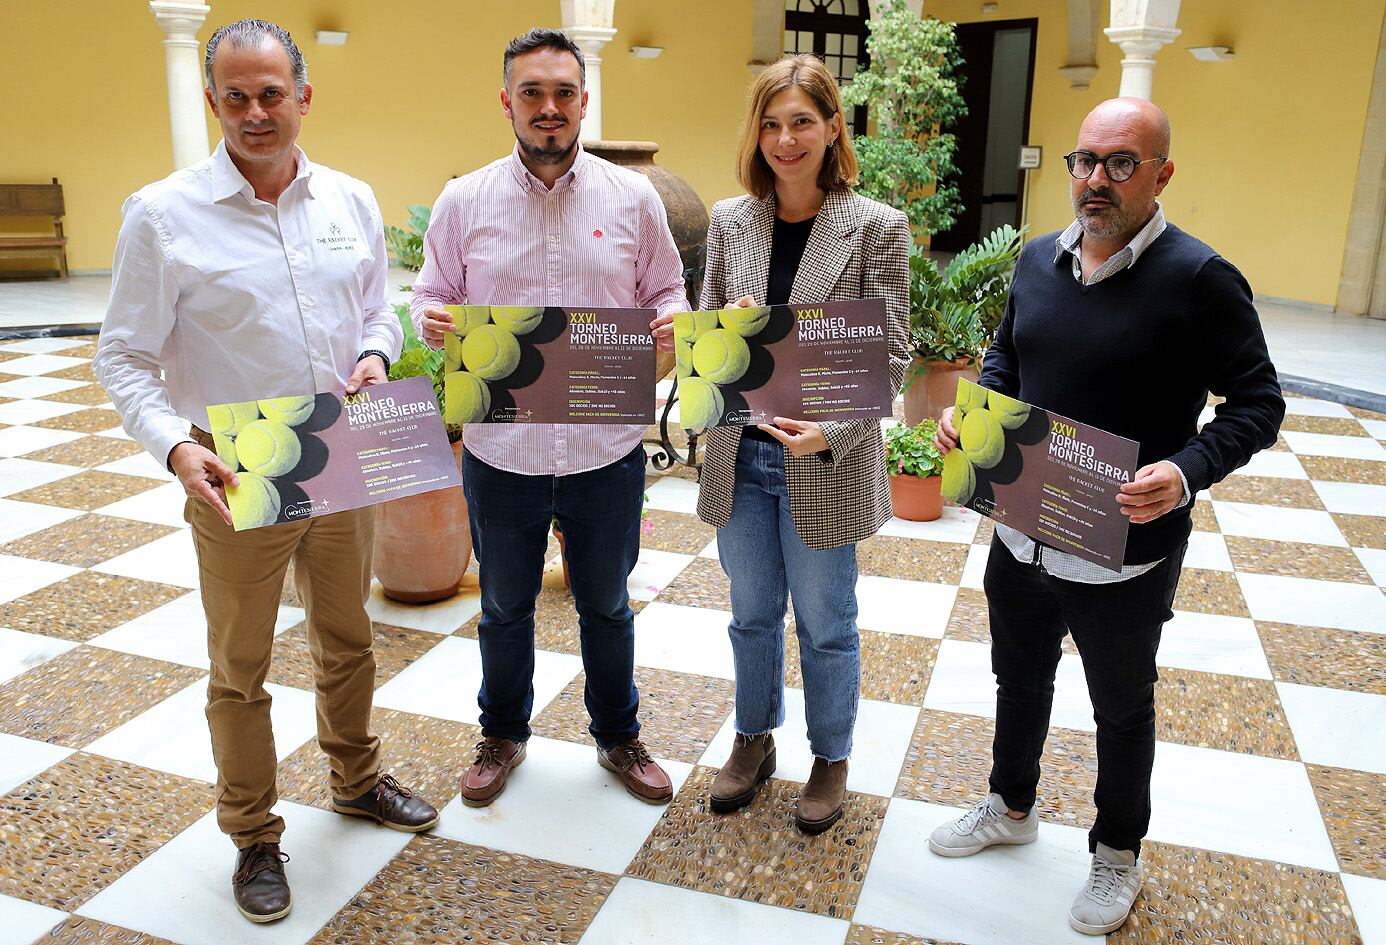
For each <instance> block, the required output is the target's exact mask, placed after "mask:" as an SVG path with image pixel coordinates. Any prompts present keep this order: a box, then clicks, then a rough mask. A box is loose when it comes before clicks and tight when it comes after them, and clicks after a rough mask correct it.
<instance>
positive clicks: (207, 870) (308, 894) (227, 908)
mask: <svg viewBox="0 0 1386 945" xmlns="http://www.w3.org/2000/svg"><path fill="white" fill-rule="evenodd" d="M275 810H276V811H277V812H278V813H279V814H281V815H282V816H283V817H284V820H285V821H286V822H287V828H286V830H285V833H284V850H285V852H286V853H288V854H289V855H290V856H292V857H293V861H292V862H291V863H288V864H287V865H286V866H285V872H286V873H287V874H288V877H289V882H290V883H291V884H292V886H293V892H294V909H293V912H291V913H289V915H288V917H287V918H285V919H283V920H282V921H279V922H275V923H273V924H270V925H255V924H253V923H250V922H247V921H246V920H245V919H244V918H242V916H241V914H240V913H239V912H237V911H236V905H235V903H234V902H233V901H232V898H231V884H230V879H229V877H230V875H231V870H232V867H233V866H234V864H235V855H236V854H235V849H234V848H233V847H232V846H231V843H230V841H228V840H227V839H226V836H225V835H224V834H223V833H222V832H221V831H220V830H218V829H217V825H216V818H215V814H212V813H209V814H207V815H206V816H204V817H202V818H201V819H199V820H198V821H196V822H195V823H194V824H193V825H192V826H191V827H189V828H188V829H187V830H184V831H183V832H182V833H180V834H179V835H178V836H176V837H174V838H173V839H172V840H170V841H169V842H168V843H166V844H164V845H163V846H162V847H160V848H159V849H158V850H156V851H154V853H152V854H150V855H149V856H148V857H146V858H145V859H144V860H143V861H141V862H140V863H139V865H138V866H136V867H135V868H134V869H132V870H130V871H129V872H128V873H126V874H125V875H124V876H122V877H121V878H120V879H118V880H116V881H115V882H114V883H112V884H111V885H110V886H109V887H107V888H106V889H105V890H104V891H102V892H101V893H99V894H97V896H96V897H95V898H93V899H92V900H91V901H90V902H88V903H87V904H86V905H84V906H82V908H80V909H79V910H77V911H78V914H79V915H85V916H90V917H91V918H93V919H97V920H99V921H101V922H107V923H110V924H111V925H118V926H122V927H123V928H127V929H135V930H137V931H140V932H147V933H149V934H150V935H155V936H158V937H159V938H165V939H168V940H169V941H173V942H178V943H179V945H303V943H305V942H307V941H308V940H309V939H310V938H312V937H313V936H314V935H315V934H316V933H317V931H318V929H320V928H321V927H322V925H323V923H325V922H326V921H327V920H328V919H330V918H332V916H333V915H335V914H336V913H337V912H338V911H339V910H340V909H341V908H342V907H343V906H345V905H346V904H347V903H348V902H349V901H350V900H351V897H352V896H354V895H355V894H356V892H357V891H358V890H360V889H361V887H362V886H364V885H366V883H367V882H369V881H370V879H371V877H373V876H374V875H375V874H376V873H377V872H379V871H380V869H381V868H382V867H384V866H385V864H386V863H388V862H389V861H390V860H391V859H393V858H394V857H395V856H396V855H398V853H399V851H400V850H402V849H404V845H405V844H406V843H408V842H409V837H410V835H409V834H407V833H400V832H399V831H397V830H385V829H383V828H380V827H377V826H375V825H374V824H371V823H368V822H366V821H364V820H359V819H357V818H355V817H342V816H341V815H339V814H333V813H330V812H329V811H325V810H318V809H317V808H314V807H304V806H302V805H300V804H292V803H289V802H287V801H280V802H279V804H278V805H276V807H275Z"/></svg>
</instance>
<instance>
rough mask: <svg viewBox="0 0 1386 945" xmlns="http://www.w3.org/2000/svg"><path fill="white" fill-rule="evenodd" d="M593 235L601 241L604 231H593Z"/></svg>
mask: <svg viewBox="0 0 1386 945" xmlns="http://www.w3.org/2000/svg"><path fill="white" fill-rule="evenodd" d="M592 235H593V236H595V237H596V238H597V239H601V238H602V231H601V230H593V231H592Z"/></svg>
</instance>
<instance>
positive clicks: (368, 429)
mask: <svg viewBox="0 0 1386 945" xmlns="http://www.w3.org/2000/svg"><path fill="white" fill-rule="evenodd" d="M207 421H208V423H209V425H210V426H211V433H212V440H213V446H214V447H215V449H216V452H217V455H218V456H219V457H221V461H222V462H224V463H225V464H226V465H227V466H229V467H231V469H233V470H234V471H235V473H236V478H237V479H238V480H239V484H238V485H236V486H227V487H226V504H227V506H228V507H229V508H230V509H231V520H232V523H233V525H234V527H235V529H236V531H238V532H239V531H244V530H245V529H247V528H262V527H264V526H266V525H276V524H279V523H280V522H292V521H298V520H300V519H305V518H311V517H313V516H316V515H327V514H328V513H330V512H344V511H346V510H348V509H359V508H364V507H365V506H368V505H378V504H380V503H382V502H389V501H390V500H392V499H402V498H404V497H405V496H411V495H419V494H421V493H424V492H433V491H434V490H436V489H448V488H451V487H453V486H459V487H460V486H461V485H462V474H461V473H460V472H458V471H457V462H456V460H454V459H453V455H452V447H451V446H450V445H449V444H448V432H447V428H446V427H444V426H443V419H442V417H441V416H440V414H439V411H438V400H437V398H435V397H434V396H433V381H432V379H431V378H427V377H410V378H406V379H405V380H402V381H392V382H390V383H388V384H375V385H372V386H370V387H363V388H362V389H361V390H360V391H358V392H357V393H355V394H352V395H350V396H348V395H346V394H330V393H329V394H316V395H305V396H302V397H271V398H268V399H266V400H248V401H245V402H243V403H235V404H218V405H215V406H211V407H208V408H207Z"/></svg>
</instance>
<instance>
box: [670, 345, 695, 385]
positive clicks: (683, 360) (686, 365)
mask: <svg viewBox="0 0 1386 945" xmlns="http://www.w3.org/2000/svg"><path fill="white" fill-rule="evenodd" d="M674 367H675V368H676V369H677V373H678V376H679V377H690V376H692V374H693V346H692V345H686V344H684V343H683V342H682V341H675V342H674Z"/></svg>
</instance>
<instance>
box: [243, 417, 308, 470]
mask: <svg viewBox="0 0 1386 945" xmlns="http://www.w3.org/2000/svg"><path fill="white" fill-rule="evenodd" d="M302 455H303V448H302V446H300V445H299V442H298V434H296V433H294V431H293V430H291V429H290V428H289V427H287V426H285V425H284V424H282V423H278V422H276V421H274V420H256V421H255V422H254V423H252V424H250V425H248V426H247V427H246V428H245V429H244V430H242V431H241V435H240V436H238V437H236V456H237V457H238V458H239V459H240V461H241V466H242V467H244V468H245V469H248V470H250V471H251V472H253V473H255V474H256V475H260V476H282V475H284V474H285V473H287V472H290V471H291V470H292V469H293V468H294V467H295V466H297V465H298V460H299V458H300V457H301V456H302Z"/></svg>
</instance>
